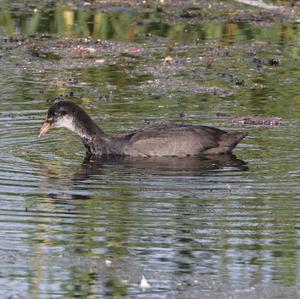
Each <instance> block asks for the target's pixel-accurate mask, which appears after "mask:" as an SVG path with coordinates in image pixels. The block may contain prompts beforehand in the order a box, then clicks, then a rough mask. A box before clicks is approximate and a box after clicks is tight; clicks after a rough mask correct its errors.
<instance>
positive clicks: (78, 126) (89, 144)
mask: <svg viewBox="0 0 300 299" xmlns="http://www.w3.org/2000/svg"><path fill="white" fill-rule="evenodd" d="M74 132H75V133H77V134H78V135H79V136H80V137H81V140H82V142H83V144H84V146H85V148H86V154H87V156H101V155H103V154H105V153H106V147H107V146H106V143H107V140H108V139H109V138H108V136H107V135H106V134H105V133H104V132H103V131H102V130H101V129H100V128H99V127H98V126H97V125H96V123H95V122H94V121H93V120H92V119H91V118H90V117H89V116H88V115H87V114H86V113H85V114H82V115H80V117H78V118H77V119H76V121H74Z"/></svg>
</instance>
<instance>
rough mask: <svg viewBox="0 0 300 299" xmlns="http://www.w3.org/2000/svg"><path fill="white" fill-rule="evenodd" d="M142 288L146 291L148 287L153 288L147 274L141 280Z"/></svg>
mask: <svg viewBox="0 0 300 299" xmlns="http://www.w3.org/2000/svg"><path fill="white" fill-rule="evenodd" d="M140 288H141V289H142V290H143V291H144V290H146V289H149V288H151V285H150V284H149V283H148V281H147V280H146V278H145V276H144V275H143V276H142V279H141V282H140Z"/></svg>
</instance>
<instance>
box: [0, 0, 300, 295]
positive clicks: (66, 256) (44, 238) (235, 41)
mask: <svg viewBox="0 0 300 299" xmlns="http://www.w3.org/2000/svg"><path fill="white" fill-rule="evenodd" d="M9 5H11V6H10V7H9ZM34 9H35V10H34ZM1 12H2V13H1V15H0V23H1V26H0V28H1V30H0V32H1V39H0V40H1V54H0V55H1V62H2V67H1V69H0V78H1V80H0V87H1V91H2V92H1V105H0V199H1V206H0V214H1V217H0V239H1V244H0V257H1V263H0V295H1V297H2V298H8V297H10V298H11V297H12V296H15V297H13V298H103V297H111V296H115V297H122V296H124V297H126V296H127V297H128V298H133V297H136V298H175V297H176V298H200V297H201V296H206V298H224V297H226V296H227V297H228V296H231V295H234V296H235V297H236V298H248V297H247V296H250V297H249V298H258V297H259V296H261V297H270V298H271V297H273V295H274V294H275V295H277V296H278V298H286V296H287V294H289V295H290V296H291V298H296V297H297V296H298V293H297V292H298V290H299V289H298V287H299V245H300V244H299V227H300V222H299V213H300V205H299V200H300V197H299V191H300V187H299V186H300V185H299V182H300V172H299V154H298V152H299V147H300V144H299V141H298V136H299V133H298V132H299V114H300V109H299V108H300V106H299V103H300V101H299V90H298V89H299V88H298V80H299V79H298V73H299V72H298V64H299V61H298V57H299V54H298V52H299V51H298V43H299V38H298V36H299V29H298V27H299V25H298V24H294V23H292V22H291V23H287V24H285V25H283V24H281V23H278V22H270V23H268V24H267V25H266V24H257V23H255V22H253V23H251V22H248V23H247V22H246V23H241V24H232V23H231V24H230V23H226V22H225V21H224V20H222V22H219V21H218V19H217V21H215V22H211V21H210V22H205V20H204V21H202V22H197V21H195V19H193V20H192V21H193V22H190V20H186V19H182V18H181V19H176V18H175V19H174V20H173V22H171V23H170V22H169V21H170V20H165V19H164V17H162V15H161V14H160V13H159V11H157V10H155V9H154V10H151V9H148V8H147V10H146V11H144V10H139V9H138V10H137V11H136V10H135V9H133V8H130V7H125V8H123V9H119V10H117V9H116V8H114V10H113V11H112V12H107V13H104V12H102V11H100V10H99V11H97V10H96V13H94V12H93V11H92V10H90V9H89V8H86V7H82V6H80V5H79V7H77V8H74V7H73V8H72V7H71V6H68V5H66V6H64V5H62V4H55V3H50V4H49V3H48V4H43V2H41V3H40V4H39V5H34V4H33V5H32V6H31V5H27V6H26V5H25V6H24V5H23V4H22V3H19V2H18V1H16V2H14V1H13V3H11V4H7V5H6V7H4V8H3V9H2V10H1ZM217 15H218V13H217ZM196 20H197V19H196ZM99 23H100V24H102V25H101V26H100V25H99V26H97V24H99ZM90 36H91V37H92V38H93V39H89V37H90ZM66 37H67V39H65V38H66ZM78 37H85V38H87V40H80V39H77V38H78ZM95 39H101V40H102V41H101V42H98V43H96V42H95ZM104 40H107V42H105V41H104ZM99 43H100V46H99ZM174 43H175V44H174ZM77 45H80V47H82V49H86V48H89V47H90V48H93V49H96V52H95V53H94V52H90V53H86V52H84V51H86V50H82V51H81V50H78V49H77ZM168 47H171V48H172V47H174V48H172V49H170V48H168ZM49 49H50V50H49ZM49 53H50V54H51V55H50V54H49ZM167 55H169V56H171V57H172V61H171V63H168V62H164V58H165V57H166V56H167ZM254 58H255V59H260V61H258V60H254ZM272 58H276V59H278V60H279V61H280V63H279V65H278V66H274V65H271V64H270V63H269V60H270V59H272ZM101 59H103V61H102V60H101ZM100 60H101V61H100ZM241 80H244V83H243V84H242V83H241ZM62 98H63V99H68V100H72V101H74V102H75V103H77V104H79V105H81V106H82V107H83V108H84V109H85V110H86V111H87V112H88V113H89V114H90V115H91V116H92V117H93V118H94V119H95V120H96V121H97V123H98V124H99V125H100V126H101V128H102V129H103V130H104V131H105V132H107V133H110V134H121V133H124V132H128V131H130V130H132V129H135V128H138V127H142V126H144V125H146V124H148V123H164V122H169V121H173V122H177V123H180V122H185V123H201V124H206V125H212V126H216V127H220V128H224V129H228V130H245V131H248V132H249V137H247V138H246V139H245V140H244V141H242V143H241V144H240V145H239V146H238V147H237V149H236V150H235V155H236V157H217V158H214V159H211V160H210V159H207V158H206V159H198V158H197V159H195V158H187V159H176V158H164V159H154V158H153V159H148V160H147V159H146V160H132V159H115V160H99V161H94V162H87V161H85V160H84V157H85V153H84V148H83V145H82V144H81V141H80V139H79V138H78V137H77V136H74V135H73V134H71V133H69V132H67V131H65V130H60V131H58V130H57V131H50V132H49V133H48V134H47V135H45V136H43V137H42V138H40V139H38V137H37V136H38V132H39V128H40V126H41V125H42V123H43V120H44V119H45V116H46V111H47V109H48V107H49V106H50V105H51V104H52V103H53V102H54V100H55V99H62ZM218 112H222V113H225V116H224V117H217V116H216V113H218ZM241 115H263V116H273V115H276V116H280V117H282V118H283V119H284V120H285V123H284V124H283V125H281V126H256V125H242V124H233V123H232V122H231V118H232V117H234V116H241ZM107 261H111V265H108V264H107ZM142 275H144V276H145V277H146V279H147V280H148V281H149V283H150V284H151V288H150V289H147V290H144V291H143V290H142V289H141V288H140V287H139V283H140V280H141V278H142ZM209 296H211V297H209ZM251 296H252V297H251Z"/></svg>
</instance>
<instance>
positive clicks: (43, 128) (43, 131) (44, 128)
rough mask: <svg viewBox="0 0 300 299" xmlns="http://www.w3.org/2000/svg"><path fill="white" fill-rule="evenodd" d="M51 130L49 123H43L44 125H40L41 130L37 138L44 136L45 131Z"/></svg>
mask: <svg viewBox="0 0 300 299" xmlns="http://www.w3.org/2000/svg"><path fill="white" fill-rule="evenodd" d="M50 128H51V123H50V122H49V121H47V120H46V121H45V122H44V124H43V125H42V127H41V129H40V134H39V137H41V136H42V135H44V134H46V133H47V131H48V130H49V129H50Z"/></svg>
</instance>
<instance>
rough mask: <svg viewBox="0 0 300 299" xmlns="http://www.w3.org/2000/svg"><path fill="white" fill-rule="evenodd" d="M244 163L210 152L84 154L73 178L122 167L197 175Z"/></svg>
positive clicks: (234, 168) (243, 167)
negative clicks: (144, 155)
mask: <svg viewBox="0 0 300 299" xmlns="http://www.w3.org/2000/svg"><path fill="white" fill-rule="evenodd" d="M246 164H247V163H246V162H245V161H243V160H240V159H238V158H237V157H236V156H235V155H232V154H231V155H211V156H202V157H184V158H179V157H149V158H132V157H104V158H99V159H88V158H86V159H85V160H84V161H83V163H82V165H81V169H80V171H79V172H78V173H76V174H75V176H74V179H75V180H77V179H80V180H81V179H84V178H89V177H90V176H93V175H101V174H103V171H104V169H106V168H115V167H116V168H122V169H126V171H128V172H132V171H137V172H141V171H142V173H143V174H151V175H158V176H166V175H167V176H195V175H196V176H197V175H205V174H207V173H209V172H211V171H218V170H220V171H226V170H230V171H246V170H248V167H247V165H246Z"/></svg>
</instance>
